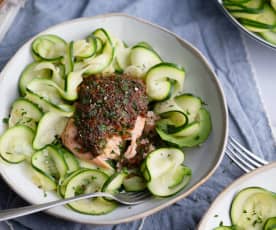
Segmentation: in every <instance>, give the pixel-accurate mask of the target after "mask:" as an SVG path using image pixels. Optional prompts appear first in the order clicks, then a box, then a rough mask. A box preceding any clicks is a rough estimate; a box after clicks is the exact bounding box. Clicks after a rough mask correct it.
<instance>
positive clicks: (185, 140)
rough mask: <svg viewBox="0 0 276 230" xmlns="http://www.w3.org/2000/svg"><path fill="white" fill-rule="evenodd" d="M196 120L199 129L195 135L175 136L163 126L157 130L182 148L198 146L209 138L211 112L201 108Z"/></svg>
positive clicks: (165, 139)
mask: <svg viewBox="0 0 276 230" xmlns="http://www.w3.org/2000/svg"><path fill="white" fill-rule="evenodd" d="M196 120H197V122H199V129H198V131H197V132H195V133H194V134H193V135H189V136H174V135H173V134H168V133H166V132H165V131H164V130H163V129H162V127H156V131H157V133H158V134H159V136H160V137H161V139H162V140H164V141H167V142H169V143H171V144H174V145H176V146H178V147H180V148H182V147H194V146H198V145H200V144H201V143H203V142H204V141H205V140H206V139H207V138H208V136H209V134H210V132H211V129H212V122H211V117H210V114H209V112H208V111H207V110H206V109H204V108H201V109H200V110H199V112H198V118H196Z"/></svg>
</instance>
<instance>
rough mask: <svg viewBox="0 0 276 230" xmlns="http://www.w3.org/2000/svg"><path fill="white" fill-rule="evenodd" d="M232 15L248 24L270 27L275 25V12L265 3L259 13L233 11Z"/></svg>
mask: <svg viewBox="0 0 276 230" xmlns="http://www.w3.org/2000/svg"><path fill="white" fill-rule="evenodd" d="M232 15H233V16H234V17H235V18H238V19H239V20H240V21H241V23H242V24H246V25H249V26H255V27H260V28H271V29H273V27H275V26H276V13H275V12H274V10H273V9H272V8H271V7H270V6H269V5H268V4H267V3H266V4H265V5H264V7H263V10H262V11H261V12H260V13H256V14H252V13H245V12H233V13H232Z"/></svg>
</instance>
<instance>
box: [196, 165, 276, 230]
mask: <svg viewBox="0 0 276 230" xmlns="http://www.w3.org/2000/svg"><path fill="white" fill-rule="evenodd" d="M271 168H276V162H271V163H269V164H267V165H264V166H262V167H260V168H257V169H255V170H253V171H251V172H249V173H245V174H243V175H242V176H240V177H238V178H237V179H235V180H234V181H233V182H232V183H231V184H230V185H228V186H227V187H226V188H224V189H223V190H222V191H221V192H220V193H219V195H218V196H217V198H216V199H215V200H214V201H213V202H212V204H211V205H210V207H209V208H208V210H207V211H206V212H205V214H204V215H203V217H202V218H201V220H200V222H199V224H198V226H197V229H198V230H201V229H202V230H203V229H205V228H204V227H206V224H207V223H206V222H207V218H208V217H209V215H210V212H211V211H212V210H213V209H214V207H215V206H216V205H217V203H219V202H220V201H221V200H222V198H223V197H224V196H225V195H226V194H227V193H228V192H230V191H231V190H232V189H234V188H235V187H237V186H238V185H240V184H242V183H243V182H245V181H246V180H247V179H249V178H252V177H254V176H256V175H257V174H259V173H262V172H265V171H267V170H269V169H271Z"/></svg>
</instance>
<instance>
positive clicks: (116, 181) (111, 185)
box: [102, 172, 126, 200]
mask: <svg viewBox="0 0 276 230" xmlns="http://www.w3.org/2000/svg"><path fill="white" fill-rule="evenodd" d="M125 177H126V174H125V173H124V172H118V173H115V174H113V175H112V176H111V177H110V178H109V179H108V180H107V181H106V182H105V183H104V185H103V188H102V191H103V192H107V193H110V194H116V193H118V192H119V189H120V188H121V187H122V184H123V181H124V178H125ZM108 200H109V199H108Z"/></svg>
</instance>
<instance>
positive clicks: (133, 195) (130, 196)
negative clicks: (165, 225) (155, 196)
mask: <svg viewBox="0 0 276 230" xmlns="http://www.w3.org/2000/svg"><path fill="white" fill-rule="evenodd" d="M116 196H117V197H118V198H120V199H124V200H128V201H137V200H142V199H144V198H146V197H149V196H150V193H149V192H145V191H142V192H126V193H119V194H116Z"/></svg>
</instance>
